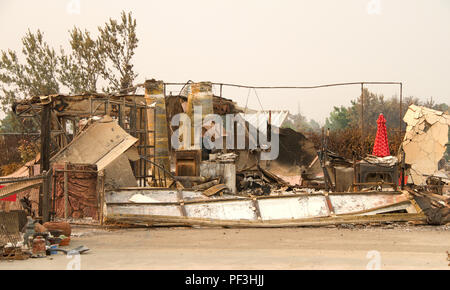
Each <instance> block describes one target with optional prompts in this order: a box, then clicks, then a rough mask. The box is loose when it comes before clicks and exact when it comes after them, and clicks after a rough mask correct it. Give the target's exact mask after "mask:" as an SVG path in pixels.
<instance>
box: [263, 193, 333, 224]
mask: <svg viewBox="0 0 450 290" xmlns="http://www.w3.org/2000/svg"><path fill="white" fill-rule="evenodd" d="M258 204H259V210H260V212H261V218H262V219H263V220H273V219H300V218H309V217H319V216H327V215H328V209H327V205H326V200H325V197H324V196H319V195H317V196H302V197H292V198H267V199H260V200H258Z"/></svg>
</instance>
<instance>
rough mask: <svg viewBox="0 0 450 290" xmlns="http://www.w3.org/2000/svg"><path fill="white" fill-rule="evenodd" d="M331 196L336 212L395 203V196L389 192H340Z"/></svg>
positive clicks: (353, 210) (355, 210) (350, 211)
mask: <svg viewBox="0 0 450 290" xmlns="http://www.w3.org/2000/svg"><path fill="white" fill-rule="evenodd" d="M329 197H330V201H331V204H332V205H333V208H334V212H335V213H336V214H343V213H352V212H358V211H362V210H368V209H371V208H375V207H380V206H385V205H389V204H391V203H393V196H392V195H388V194H379V195H378V194H377V195H375V194H367V195H363V194H360V195H358V194H351V195H350V194H348V195H347V194H339V195H330V196H329Z"/></svg>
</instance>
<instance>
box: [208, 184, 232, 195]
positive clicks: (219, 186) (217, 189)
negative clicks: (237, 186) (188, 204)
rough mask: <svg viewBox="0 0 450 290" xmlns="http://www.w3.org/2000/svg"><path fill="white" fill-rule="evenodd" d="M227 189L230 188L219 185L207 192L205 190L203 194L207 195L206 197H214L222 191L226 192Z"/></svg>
mask: <svg viewBox="0 0 450 290" xmlns="http://www.w3.org/2000/svg"><path fill="white" fill-rule="evenodd" d="M227 188H228V187H227V186H226V185H225V184H217V185H214V186H212V187H210V188H208V189H207V190H205V191H204V192H203V194H204V195H206V196H213V195H215V194H217V193H219V192H221V191H223V190H225V189H227Z"/></svg>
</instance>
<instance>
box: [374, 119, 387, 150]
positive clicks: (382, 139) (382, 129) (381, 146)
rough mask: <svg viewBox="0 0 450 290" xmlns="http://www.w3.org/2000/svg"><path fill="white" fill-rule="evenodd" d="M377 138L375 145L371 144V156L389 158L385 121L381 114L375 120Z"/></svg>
mask: <svg viewBox="0 0 450 290" xmlns="http://www.w3.org/2000/svg"><path fill="white" fill-rule="evenodd" d="M377 127H378V129H377V136H376V137H375V144H373V151H372V155H375V156H378V157H384V156H389V155H390V153H389V142H388V138H387V132H386V119H385V118H384V116H383V114H380V116H379V117H378V120H377Z"/></svg>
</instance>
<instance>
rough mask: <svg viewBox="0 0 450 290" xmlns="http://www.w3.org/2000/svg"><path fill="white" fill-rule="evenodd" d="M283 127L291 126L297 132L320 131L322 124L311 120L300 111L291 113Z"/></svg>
mask: <svg viewBox="0 0 450 290" xmlns="http://www.w3.org/2000/svg"><path fill="white" fill-rule="evenodd" d="M281 127H283V128H291V129H293V130H295V131H297V132H301V133H306V132H319V131H320V125H319V123H317V122H316V121H314V120H313V119H311V120H309V121H308V119H307V118H306V117H305V116H303V115H301V114H300V113H298V114H295V115H289V116H288V117H287V118H286V120H285V121H284V122H283V124H282V125H281Z"/></svg>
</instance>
